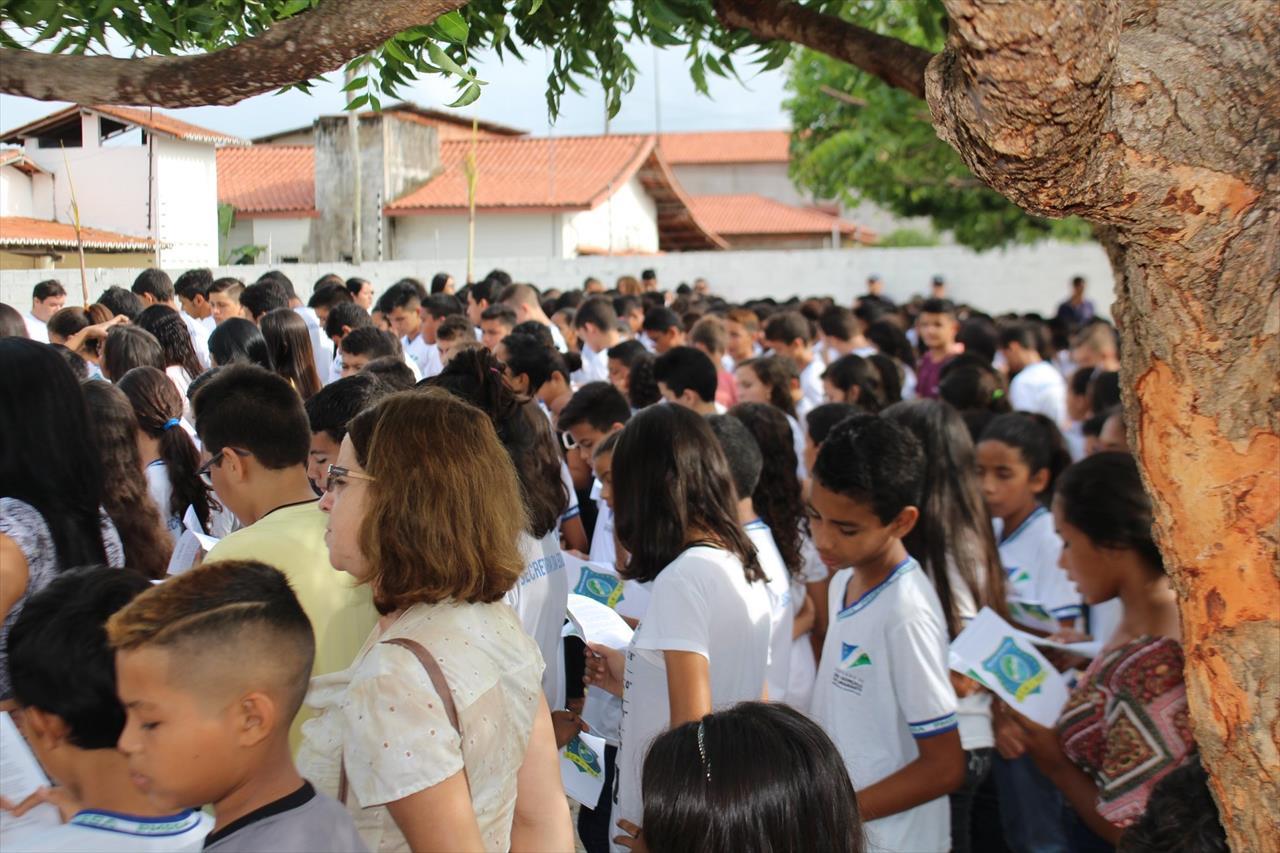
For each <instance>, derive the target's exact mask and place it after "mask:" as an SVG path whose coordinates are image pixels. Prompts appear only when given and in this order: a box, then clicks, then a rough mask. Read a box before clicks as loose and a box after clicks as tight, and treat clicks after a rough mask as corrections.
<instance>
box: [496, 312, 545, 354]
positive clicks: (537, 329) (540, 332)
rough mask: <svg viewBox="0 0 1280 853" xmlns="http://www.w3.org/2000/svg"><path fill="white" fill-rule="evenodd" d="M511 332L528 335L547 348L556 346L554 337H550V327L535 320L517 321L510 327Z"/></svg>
mask: <svg viewBox="0 0 1280 853" xmlns="http://www.w3.org/2000/svg"><path fill="white" fill-rule="evenodd" d="M499 307H502V308H505V307H507V306H505V305H501V306H499ZM511 334H513V335H528V336H529V337H531V338H533V339H534V340H535V341H537V342H538V343H540V344H542V345H543V346H544V347H546V348H547V349H549V350H554V349H555V348H556V341H555V338H553V337H551V328H550V327H549V326H545V325H543V324H542V323H539V322H538V321H537V320H525V321H524V322H523V323H518V324H517V325H516V326H515V327H514V328H512V330H511Z"/></svg>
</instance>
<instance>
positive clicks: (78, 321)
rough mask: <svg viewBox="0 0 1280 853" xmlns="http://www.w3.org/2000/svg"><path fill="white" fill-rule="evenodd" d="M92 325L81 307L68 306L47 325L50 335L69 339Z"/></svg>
mask: <svg viewBox="0 0 1280 853" xmlns="http://www.w3.org/2000/svg"><path fill="white" fill-rule="evenodd" d="M89 325H91V323H90V321H89V315H88V313H86V312H85V310H84V309H83V308H81V307H80V306H79V305H68V306H67V307H66V308H60V309H58V311H57V312H56V313H55V314H54V315H53V316H52V317H50V318H49V322H48V323H46V324H45V326H46V328H47V330H48V332H49V334H50V335H57V336H58V337H60V338H69V337H71V336H72V335H74V334H75V333H76V332H79V331H80V330H81V329H84V328H85V327H87V326H89Z"/></svg>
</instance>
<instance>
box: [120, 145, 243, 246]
mask: <svg viewBox="0 0 1280 853" xmlns="http://www.w3.org/2000/svg"><path fill="white" fill-rule="evenodd" d="M154 144H155V172H156V180H155V192H156V214H157V227H156V237H157V238H158V239H159V240H160V241H161V242H163V243H168V244H169V245H168V246H166V247H164V248H162V249H161V250H160V251H161V254H160V263H161V264H162V265H164V266H174V267H207V266H213V265H214V264H216V263H218V164H217V159H216V157H215V154H214V147H213V146H212V145H205V144H202V143H196V142H184V141H182V140H178V139H169V138H166V137H162V136H156V137H155V138H154ZM103 150H109V149H103ZM131 150H134V151H142V152H144V153H145V151H146V149H145V148H141V149H131Z"/></svg>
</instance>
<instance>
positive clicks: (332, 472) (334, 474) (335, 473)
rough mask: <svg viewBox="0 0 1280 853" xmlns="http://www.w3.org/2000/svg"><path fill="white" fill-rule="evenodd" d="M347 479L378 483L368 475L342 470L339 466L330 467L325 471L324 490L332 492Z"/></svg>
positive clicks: (346, 469) (375, 478)
mask: <svg viewBox="0 0 1280 853" xmlns="http://www.w3.org/2000/svg"><path fill="white" fill-rule="evenodd" d="M348 478H349V479H352V480H364V481H365V482H366V483H376V482H377V481H378V478H377V477H370V476H369V475H368V474H361V473H360V472H359V471H352V470H351V469H349V468H343V467H342V466H341V465H330V466H329V467H328V468H326V469H325V478H324V490H325V491H326V492H332V491H333V487H334V486H336V485H338V484H340V483H341V482H342V481H343V480H346V479H348Z"/></svg>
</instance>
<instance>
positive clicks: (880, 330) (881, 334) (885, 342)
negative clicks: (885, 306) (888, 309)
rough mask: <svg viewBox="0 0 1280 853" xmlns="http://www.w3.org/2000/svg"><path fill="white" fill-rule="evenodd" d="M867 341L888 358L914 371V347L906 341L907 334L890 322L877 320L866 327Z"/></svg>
mask: <svg viewBox="0 0 1280 853" xmlns="http://www.w3.org/2000/svg"><path fill="white" fill-rule="evenodd" d="M867 340H869V341H871V343H872V344H873V345H874V346H875V348H876V349H878V350H880V352H882V353H884V354H885V355H887V356H889V357H890V358H892V359H895V360H896V361H900V362H902V363H903V364H905V365H906V366H907V367H909V368H911V369H912V370H915V369H916V351H915V347H913V346H911V341H909V340H907V333H906V332H904V331H902V328H901V327H900V326H899V325H898V324H897V323H895V322H893V321H892V320H877V321H875V322H874V323H872V324H871V325H870V326H868V327H867Z"/></svg>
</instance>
